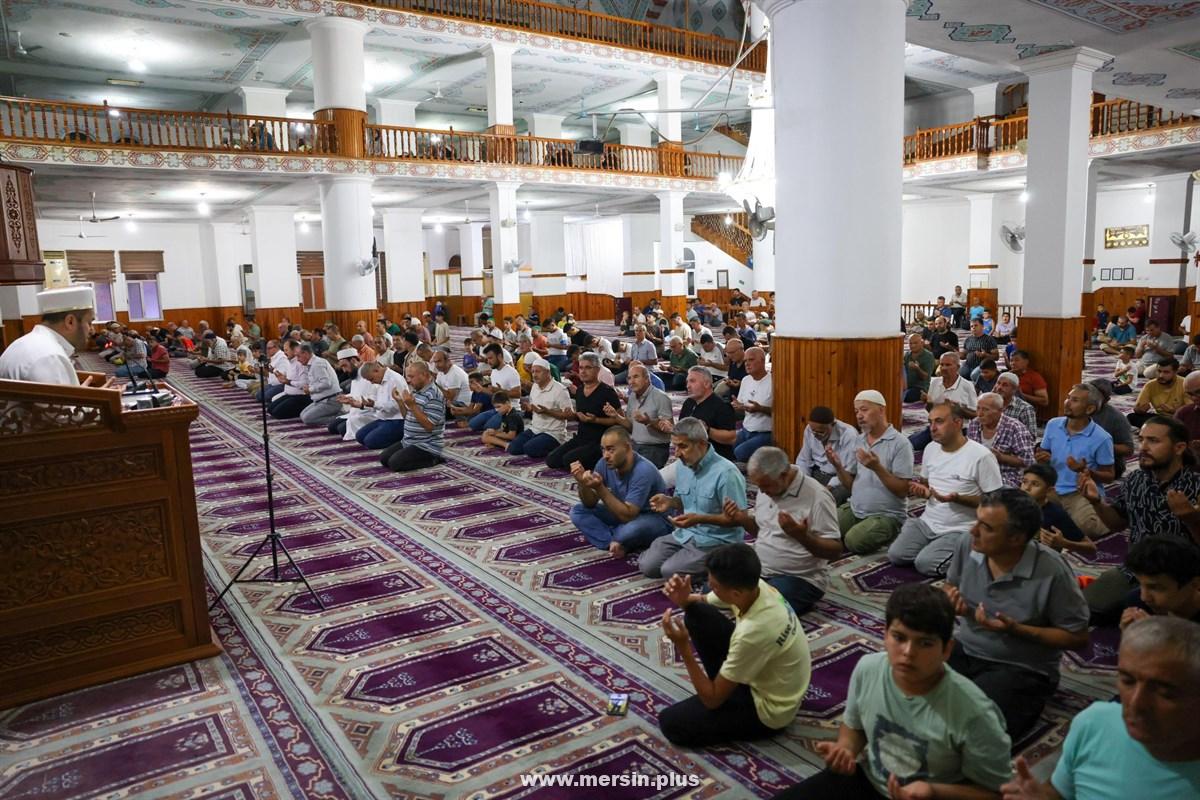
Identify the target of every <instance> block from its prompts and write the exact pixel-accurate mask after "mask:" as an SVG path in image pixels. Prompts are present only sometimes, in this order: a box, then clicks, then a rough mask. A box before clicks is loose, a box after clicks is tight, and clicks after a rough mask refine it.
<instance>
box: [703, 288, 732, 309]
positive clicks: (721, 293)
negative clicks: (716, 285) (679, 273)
mask: <svg viewBox="0 0 1200 800" xmlns="http://www.w3.org/2000/svg"><path fill="white" fill-rule="evenodd" d="M696 297H697V298H699V299H700V302H701V303H716V304H717V305H718V306H720V307H721V308H722V309H725V308H728V307H729V303H730V301H731V299H732V298H733V289H697V290H696Z"/></svg>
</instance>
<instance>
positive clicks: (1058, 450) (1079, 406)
mask: <svg viewBox="0 0 1200 800" xmlns="http://www.w3.org/2000/svg"><path fill="white" fill-rule="evenodd" d="M1103 404H1104V403H1103V397H1102V396H1101V394H1100V390H1099V389H1097V388H1096V387H1095V386H1092V385H1091V384H1088V383H1081V384H1077V385H1075V386H1073V387H1071V391H1070V392H1068V393H1067V398H1066V400H1064V401H1063V413H1064V416H1061V417H1055V418H1054V419H1052V420H1050V421H1049V422H1047V423H1046V431H1045V433H1043V434H1042V443H1041V446H1039V447H1038V449H1037V450H1035V451H1034V456H1033V457H1034V460H1036V461H1037V462H1038V463H1040V464H1050V465H1051V466H1053V467H1054V469H1056V470H1057V471H1058V483H1056V484H1055V485H1054V490H1055V492H1057V493H1058V497H1059V502H1061V503H1062V507H1063V508H1064V509H1066V511H1067V513H1068V514H1070V515H1071V519H1072V520H1074V521H1075V524H1076V525H1078V526H1079V529H1080V530H1081V531H1083V532H1084V533H1085V534H1087V536H1088V537H1089V538H1092V539H1098V538H1100V537H1101V536H1107V535H1108V532H1109V531H1108V526H1107V525H1105V524H1104V523H1103V522H1102V521H1101V520H1100V517H1099V515H1097V513H1096V509H1095V508H1093V507H1092V504H1091V503H1089V502H1088V501H1087V499H1086V498H1085V497H1084V496H1083V495H1082V494H1080V493H1079V489H1078V481H1079V474H1080V473H1081V472H1083V471H1084V470H1087V471H1088V472H1090V473H1091V476H1092V479H1093V480H1094V481H1096V483H1097V484H1104V483H1108V482H1109V481H1111V480H1113V477H1114V475H1115V474H1116V470H1115V467H1114V463H1115V459H1114V458H1113V440H1112V436H1109V434H1108V431H1106V430H1104V429H1103V428H1101V427H1100V426H1099V425H1097V424H1096V423H1095V422H1093V421H1092V414H1095V413H1096V412H1097V411H1099V410H1100V407H1101V406H1102V405H1103Z"/></svg>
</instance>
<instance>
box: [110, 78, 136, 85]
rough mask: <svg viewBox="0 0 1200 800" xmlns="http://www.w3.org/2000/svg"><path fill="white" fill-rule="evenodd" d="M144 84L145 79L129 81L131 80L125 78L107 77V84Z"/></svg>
mask: <svg viewBox="0 0 1200 800" xmlns="http://www.w3.org/2000/svg"><path fill="white" fill-rule="evenodd" d="M144 84H145V81H131V80H127V79H125V78H109V79H108V85H109V86H142V85H144Z"/></svg>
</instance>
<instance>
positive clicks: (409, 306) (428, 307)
mask: <svg viewBox="0 0 1200 800" xmlns="http://www.w3.org/2000/svg"><path fill="white" fill-rule="evenodd" d="M426 311H428V312H429V313H431V314H432V313H433V303H432V302H430V301H427V300H413V301H410V302H406V303H385V304H384V306H383V313H384V314H385V315H386V316H387V318H388V319H391V320H397V319H401V318H403V317H404V315H405V314H412V315H413V316H414V317H419V316H421V314H423V313H424V312H426ZM371 329H372V330H374V329H375V322H374V320H372V322H371Z"/></svg>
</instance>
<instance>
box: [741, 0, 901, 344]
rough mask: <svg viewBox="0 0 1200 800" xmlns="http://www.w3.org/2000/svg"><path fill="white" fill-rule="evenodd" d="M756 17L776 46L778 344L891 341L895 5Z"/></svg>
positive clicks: (812, 8) (897, 82)
mask: <svg viewBox="0 0 1200 800" xmlns="http://www.w3.org/2000/svg"><path fill="white" fill-rule="evenodd" d="M759 5H760V6H761V7H762V9H763V10H764V11H765V12H766V14H767V15H768V17H769V18H770V23H771V38H772V41H773V42H774V43H775V44H776V46H774V47H772V48H771V75H772V77H773V79H774V80H773V84H774V85H773V87H772V93H773V95H774V105H775V168H776V172H775V175H776V180H775V192H776V202H775V210H776V227H775V253H776V256H777V258H778V261H779V267H778V269H777V270H776V271H775V291H776V296H775V304H776V308H777V309H778V320H777V321H776V325H775V330H776V334H777V335H782V336H795V337H826V338H829V337H834V338H872V337H880V336H890V335H893V334H895V332H896V325H897V323H896V320H897V318H898V317H899V315H900V230H901V194H902V180H901V166H902V164H901V157H900V150H899V147H900V146H899V144H898V142H900V141H901V139H902V138H903V119H904V14H905V3H904V2H903V0H855V2H853V3H847V2H844V1H843V0H804V1H803V2H793V0H761V2H760V3H759ZM817 76H821V77H820V79H817ZM804 77H812V78H813V80H802V79H800V78H804ZM830 109H837V115H836V119H833V118H831V117H830V114H829V111H830ZM756 268H757V263H756Z"/></svg>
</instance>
